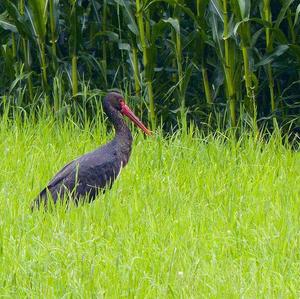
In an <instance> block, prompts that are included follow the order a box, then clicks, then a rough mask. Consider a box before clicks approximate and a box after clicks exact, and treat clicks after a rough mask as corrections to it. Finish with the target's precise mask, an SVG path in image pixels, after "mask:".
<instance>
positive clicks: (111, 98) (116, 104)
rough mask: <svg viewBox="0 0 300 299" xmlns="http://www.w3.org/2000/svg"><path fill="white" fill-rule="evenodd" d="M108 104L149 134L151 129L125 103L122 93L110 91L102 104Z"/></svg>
mask: <svg viewBox="0 0 300 299" xmlns="http://www.w3.org/2000/svg"><path fill="white" fill-rule="evenodd" d="M106 105H109V106H110V107H111V108H113V109H115V110H117V111H119V112H120V113H121V114H122V115H125V116H127V117H128V118H129V119H130V120H131V121H132V122H133V123H134V124H135V125H137V126H138V127H139V128H140V129H141V130H142V131H143V132H144V133H145V134H147V135H151V131H150V130H148V129H147V128H146V126H145V125H144V124H143V123H142V122H141V121H140V120H139V119H138V117H137V116H136V115H135V114H134V113H133V112H132V111H131V109H130V108H129V107H128V106H127V105H126V103H125V100H124V98H123V96H122V95H120V94H119V93H117V92H110V93H109V94H108V95H107V96H106V97H105V98H104V106H106Z"/></svg>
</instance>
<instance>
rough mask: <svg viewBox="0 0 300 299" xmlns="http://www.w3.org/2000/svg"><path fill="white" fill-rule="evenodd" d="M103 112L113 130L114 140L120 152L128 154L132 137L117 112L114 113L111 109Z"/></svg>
mask: <svg viewBox="0 0 300 299" xmlns="http://www.w3.org/2000/svg"><path fill="white" fill-rule="evenodd" d="M105 112H106V114H107V116H108V118H109V120H110V121H111V123H112V124H113V126H114V128H115V131H116V136H115V138H114V139H115V140H117V141H118V144H119V146H120V148H121V150H122V151H124V152H125V151H128V152H130V151H131V144H132V135H131V132H130V130H129V128H128V126H127V125H126V123H125V121H124V119H123V117H122V116H121V114H120V113H119V112H118V111H116V110H115V109H113V108H109V109H107V111H105Z"/></svg>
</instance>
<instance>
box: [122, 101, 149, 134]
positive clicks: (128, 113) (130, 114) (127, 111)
mask: <svg viewBox="0 0 300 299" xmlns="http://www.w3.org/2000/svg"><path fill="white" fill-rule="evenodd" d="M121 105H122V109H121V113H122V114H124V115H126V116H127V117H128V118H129V119H130V120H131V121H132V122H133V123H135V124H136V125H137V126H138V127H139V128H140V129H142V130H143V132H144V133H145V134H147V135H151V131H150V130H148V129H147V128H146V127H145V125H144V124H143V123H142V122H141V121H140V120H139V119H138V117H137V116H136V115H135V114H134V113H133V112H132V111H131V110H130V108H129V107H128V106H127V105H126V104H125V103H124V102H121Z"/></svg>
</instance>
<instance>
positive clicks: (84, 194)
mask: <svg viewBox="0 0 300 299" xmlns="http://www.w3.org/2000/svg"><path fill="white" fill-rule="evenodd" d="M103 109H104V111H105V113H106V115H107V117H108V119H109V120H110V121H111V122H112V124H113V125H114V128H115V131H116V135H115V137H114V139H113V140H112V141H110V142H109V143H107V144H105V145H104V146H102V147H100V148H98V149H96V150H94V151H92V152H89V153H87V154H85V155H83V156H81V157H79V158H77V159H75V160H73V161H72V162H70V163H69V164H67V165H66V166H64V167H63V168H62V169H61V170H60V171H59V172H58V173H57V174H56V175H55V176H54V178H53V179H52V180H51V181H50V182H49V183H48V185H47V187H46V188H44V189H43V190H42V191H41V193H40V194H39V195H38V197H37V198H36V199H35V200H34V202H33V204H32V209H34V208H35V207H37V208H39V207H40V206H41V205H44V206H45V207H46V206H47V203H48V201H49V197H50V198H52V200H53V202H54V203H56V202H57V201H58V200H59V199H64V198H65V199H68V198H72V199H73V200H74V202H75V203H76V204H77V203H78V202H79V201H80V200H83V199H85V200H87V201H89V202H91V201H93V200H94V199H95V197H96V196H97V194H98V193H99V192H101V191H102V192H103V191H105V189H107V188H111V186H112V184H113V182H114V181H115V179H116V178H117V176H118V175H119V173H120V171H121V169H122V168H123V167H124V166H125V165H126V164H127V163H128V160H129V157H130V153H131V145H132V135H131V132H130V130H129V128H128V127H127V125H126V124H125V122H124V120H123V117H122V114H123V115H126V116H128V117H129V118H130V119H131V120H132V121H133V122H134V123H135V124H137V125H138V126H139V127H140V128H141V129H142V130H143V131H144V132H145V133H146V134H150V131H148V129H147V128H146V127H145V126H144V125H143V124H142V123H141V122H140V121H139V120H138V118H137V117H136V116H135V115H134V114H133V112H132V111H131V110H130V109H129V108H128V106H127V105H126V104H125V101H124V99H123V97H122V96H121V95H120V94H118V93H115V92H111V93H109V94H108V95H107V96H106V97H105V98H104V100H103Z"/></svg>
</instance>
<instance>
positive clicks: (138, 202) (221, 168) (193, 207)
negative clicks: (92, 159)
mask: <svg viewBox="0 0 300 299" xmlns="http://www.w3.org/2000/svg"><path fill="white" fill-rule="evenodd" d="M112 136H113V133H112V132H110V131H109V130H107V129H106V127H105V126H104V125H103V123H102V122H100V121H95V122H94V123H88V122H86V123H85V125H83V126H80V125H77V124H76V122H72V121H71V120H66V121H61V122H58V121H56V120H55V119H54V118H53V117H51V116H48V117H41V118H40V119H39V120H36V121H33V120H25V121H23V122H20V121H18V120H17V119H15V121H9V119H7V118H2V120H1V122H0V140H1V141H0V152H1V155H0V165H1V169H0V297H1V298H25V297H26V298H39V297H40V296H41V295H43V296H44V297H45V298H102V297H107V298H122V297H126V298H128V297H129V298H133V297H135V298H173V297H175V298H179V297H183V298H208V297H209V298H241V297H245V298H278V297H281V298H297V297H299V296H300V288H299V275H300V256H299V245H300V233H299V227H300V223H299V222H300V154H299V152H295V151H292V150H291V149H289V147H288V146H284V145H283V143H282V140H281V139H280V138H278V136H277V135H276V134H273V136H271V137H270V140H269V141H268V142H265V141H263V140H259V139H254V138H253V137H251V134H250V135H247V134H243V135H242V136H241V137H240V138H239V139H238V140H237V141H235V140H234V139H230V138H227V137H226V136H225V135H223V134H221V133H215V134H213V135H208V136H206V137H204V136H202V135H201V134H200V133H199V132H197V131H196V130H194V129H191V130H190V132H188V133H176V134H175V135H173V136H169V137H163V136H162V133H161V132H159V131H157V132H156V133H155V134H154V136H153V137H151V138H145V137H144V136H142V134H141V133H138V132H137V131H136V132H135V134H134V136H135V138H134V145H133V152H132V156H131V160H130V162H129V164H128V165H127V167H126V168H125V169H124V170H123V171H122V174H121V176H120V177H119V179H118V180H117V181H116V183H115V184H114V186H113V188H112V189H111V190H110V191H109V192H107V193H106V194H104V195H101V196H99V197H98V198H97V200H96V201H95V202H94V203H92V204H87V205H82V206H80V207H77V208H76V207H71V208H70V209H69V210H68V211H65V210H64V208H63V207H57V208H56V209H55V210H54V211H52V212H42V211H35V212H33V213H31V212H30V203H31V201H32V199H33V198H34V197H35V196H36V195H37V194H38V192H39V191H40V190H41V189H42V188H43V187H44V186H45V184H46V183H47V182H48V180H49V179H50V178H51V177H52V175H53V174H54V173H56V172H57V171H58V170H59V169H60V168H61V167H62V166H63V165H64V164H65V163H67V162H68V161H70V160H71V159H73V158H75V157H77V156H78V155H81V154H83V153H85V152H87V151H89V150H92V149H94V148H95V147H97V146H98V145H100V144H103V143H105V142H106V141H107V140H108V139H110V138H112Z"/></svg>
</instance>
